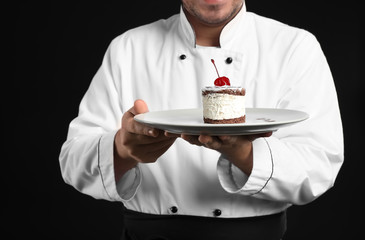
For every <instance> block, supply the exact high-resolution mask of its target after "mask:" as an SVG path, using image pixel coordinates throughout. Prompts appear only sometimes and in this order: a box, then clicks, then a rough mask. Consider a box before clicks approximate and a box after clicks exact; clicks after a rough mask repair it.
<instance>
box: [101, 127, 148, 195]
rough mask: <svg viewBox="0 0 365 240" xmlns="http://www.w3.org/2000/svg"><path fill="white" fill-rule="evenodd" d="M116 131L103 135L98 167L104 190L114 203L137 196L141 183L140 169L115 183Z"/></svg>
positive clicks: (132, 171) (130, 171)
mask: <svg viewBox="0 0 365 240" xmlns="http://www.w3.org/2000/svg"><path fill="white" fill-rule="evenodd" d="M115 134H116V131H113V132H110V133H107V134H104V135H102V137H101V138H100V140H99V146H98V148H99V149H98V165H99V169H100V175H101V181H102V183H103V186H104V189H105V191H106V193H107V195H108V196H109V198H110V200H112V201H128V200H130V199H132V198H133V196H134V195H135V194H136V192H137V190H138V187H139V185H140V183H141V174H140V169H139V167H138V166H137V167H135V168H133V169H131V170H129V171H128V172H127V173H125V174H124V175H123V177H122V178H121V179H120V180H119V182H118V184H117V183H116V182H115V176H114V138H115Z"/></svg>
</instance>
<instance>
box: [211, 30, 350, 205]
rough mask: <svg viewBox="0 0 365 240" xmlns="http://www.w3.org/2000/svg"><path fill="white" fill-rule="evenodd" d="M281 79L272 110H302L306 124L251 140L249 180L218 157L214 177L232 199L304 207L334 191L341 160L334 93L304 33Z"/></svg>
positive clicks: (323, 63)
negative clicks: (240, 196)
mask: <svg viewBox="0 0 365 240" xmlns="http://www.w3.org/2000/svg"><path fill="white" fill-rule="evenodd" d="M282 77H283V79H284V81H283V82H284V83H285V87H283V86H282V87H281V90H280V91H278V92H280V93H281V94H280V95H279V94H278V95H279V97H278V101H277V104H276V106H277V107H278V108H285V109H296V110H301V111H305V112H307V113H308V114H309V115H310V117H309V119H307V120H306V121H304V122H301V123H298V124H296V125H293V126H290V127H287V128H283V129H279V130H278V131H277V132H275V133H274V134H273V135H272V137H270V138H259V139H257V140H255V141H254V142H253V156H254V164H253V170H252V173H251V175H250V176H249V177H247V176H244V174H243V173H242V172H240V171H238V170H237V168H236V167H235V166H233V165H232V164H230V162H229V161H227V160H226V159H224V158H222V157H221V158H220V160H219V161H218V176H219V179H220V182H221V184H222V187H223V188H224V189H225V190H226V191H228V192H230V193H233V194H243V195H248V196H252V197H255V198H261V199H266V200H272V201H280V202H287V203H292V204H305V203H308V202H310V201H313V200H314V199H316V198H317V197H319V196H320V195H321V194H323V193H324V192H325V191H327V190H328V189H329V188H331V187H332V186H333V184H334V182H335V179H336V176H337V174H338V172H339V170H340V167H341V165H342V163H343V160H344V159H343V158H344V157H343V154H344V153H343V133H342V123H341V117H340V111H339V106H338V101H337V94H336V90H335V86H334V82H333V79H332V75H331V72H330V69H329V66H328V64H327V60H326V58H325V56H324V54H323V52H322V50H321V48H320V45H319V43H318V42H317V40H316V39H315V37H314V36H313V35H311V34H307V35H306V37H305V38H304V39H303V40H302V41H301V43H300V44H298V46H297V47H296V49H295V51H293V52H292V53H291V54H290V56H289V57H288V60H287V62H286V67H285V73H283V75H282ZM282 89H284V90H282Z"/></svg>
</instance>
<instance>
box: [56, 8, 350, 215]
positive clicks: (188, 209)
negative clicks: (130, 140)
mask: <svg viewBox="0 0 365 240" xmlns="http://www.w3.org/2000/svg"><path fill="white" fill-rule="evenodd" d="M220 44H221V47H220V48H210V47H209V48H204V47H199V48H196V46H195V35H194V32H193V30H192V28H191V26H190V24H189V22H188V21H187V19H186V17H185V15H184V13H183V11H181V12H180V14H178V15H174V16H172V17H171V18H169V19H167V20H160V21H157V22H155V23H152V24H149V25H146V26H142V27H139V28H136V29H132V30H130V31H127V32H126V33H124V34H122V35H121V36H119V37H117V38H116V39H114V40H113V41H112V43H111V45H110V47H109V48H108V50H107V52H106V54H105V58H104V60H103V63H102V65H101V67H100V69H99V70H98V72H97V73H96V75H95V77H94V78H93V80H92V82H91V84H90V87H89V89H88V91H87V92H86V94H85V96H84V98H83V100H82V102H81V104H80V111H79V115H78V117H77V118H75V119H74V120H73V121H72V122H71V124H70V127H69V133H68V137H67V141H66V142H65V143H64V145H63V147H62V150H61V154H60V165H61V171H62V175H63V178H64V180H65V181H66V182H67V183H69V184H71V185H73V186H74V187H75V188H76V189H78V190H79V191H81V192H83V193H85V194H88V195H91V196H93V197H95V198H102V199H107V200H111V201H123V203H124V204H125V206H126V207H127V208H129V209H131V210H135V211H140V212H144V213H154V214H170V210H169V208H170V207H171V206H177V207H178V214H185V215H198V216H213V211H214V209H220V210H221V211H222V215H221V216H220V217H248V216H257V215H265V214H271V213H276V212H279V211H282V210H283V209H285V208H287V207H288V206H290V204H305V203H308V202H310V201H312V200H314V199H316V198H317V197H318V196H320V195H321V194H323V193H324V192H325V191H326V190H327V189H329V188H330V187H332V186H333V184H334V181H335V178H336V175H337V173H338V171H339V169H340V167H341V164H342V162H343V137H342V124H341V119H340V113H339V108H338V103H337V96H336V91H335V87H334V83H333V79H332V76H331V72H330V69H329V67H328V64H327V61H326V59H325V57H324V55H323V52H322V50H321V48H320V45H319V44H318V42H317V40H316V39H315V37H314V36H313V35H312V34H310V33H308V32H307V31H305V30H302V29H298V28H294V27H290V26H288V25H285V24H282V23H280V22H277V21H274V20H271V19H268V18H264V17H261V16H258V15H256V14H254V13H250V12H246V9H245V8H243V9H242V10H241V12H240V13H239V14H238V15H237V16H236V17H235V18H234V19H233V20H232V21H231V22H230V23H229V24H228V25H227V26H226V27H225V28H224V29H223V31H222V34H221V38H220ZM182 54H184V55H186V59H184V60H181V59H180V58H179V56H180V55H182ZM228 57H231V58H232V59H233V62H232V63H231V64H227V63H226V62H225V60H226V59H227V58H228ZM212 58H213V59H215V63H216V65H217V67H218V68H219V71H220V73H221V74H222V75H224V76H227V77H229V78H230V81H231V84H232V85H234V86H242V87H245V88H246V90H247V91H246V106H247V107H266V108H286V109H296V110H301V111H305V112H307V113H308V114H309V115H310V118H309V119H308V120H306V121H304V122H302V123H299V124H296V125H293V126H291V127H287V128H283V129H281V130H279V131H277V132H275V133H274V134H273V136H272V137H270V138H267V139H263V138H260V139H257V140H256V141H254V142H253V151H254V166H253V170H252V174H251V175H250V176H249V177H248V176H245V175H244V174H243V173H242V172H240V170H239V169H238V168H236V167H235V166H232V164H230V162H228V161H227V160H225V159H223V158H222V157H220V154H219V153H218V152H216V151H213V150H209V149H206V148H204V147H197V146H194V145H190V144H189V143H187V142H185V141H184V140H182V139H178V140H177V141H176V142H175V143H174V144H173V145H172V147H171V148H170V149H169V150H168V151H167V152H166V153H165V154H164V155H163V156H161V158H160V159H159V160H158V161H157V162H156V163H152V164H139V165H138V166H137V167H136V168H135V169H131V170H130V171H129V172H127V173H126V175H124V176H123V178H122V179H121V180H120V182H119V183H118V184H116V183H115V181H114V171H113V147H114V136H115V133H116V131H117V130H118V129H119V128H120V127H121V125H120V124H121V117H122V115H123V113H124V112H125V111H127V110H128V109H129V108H130V107H132V106H133V102H134V100H136V99H139V98H141V99H144V100H145V101H146V102H147V104H148V106H149V110H150V111H156V110H167V109H179V108H197V107H201V104H202V103H201V88H202V87H205V86H211V85H213V82H214V80H215V78H216V72H215V69H214V67H213V66H212V64H211V61H210V59H212ZM218 159H219V160H218Z"/></svg>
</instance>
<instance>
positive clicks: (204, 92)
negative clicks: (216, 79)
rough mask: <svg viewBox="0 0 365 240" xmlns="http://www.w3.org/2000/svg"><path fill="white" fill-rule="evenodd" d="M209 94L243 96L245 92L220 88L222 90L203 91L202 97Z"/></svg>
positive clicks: (241, 89)
mask: <svg viewBox="0 0 365 240" xmlns="http://www.w3.org/2000/svg"><path fill="white" fill-rule="evenodd" d="M210 93H220V94H230V95H238V96H245V95H246V90H245V89H244V88H222V89H217V88H215V89H207V88H206V89H203V90H202V95H203V96H205V95H207V94H210Z"/></svg>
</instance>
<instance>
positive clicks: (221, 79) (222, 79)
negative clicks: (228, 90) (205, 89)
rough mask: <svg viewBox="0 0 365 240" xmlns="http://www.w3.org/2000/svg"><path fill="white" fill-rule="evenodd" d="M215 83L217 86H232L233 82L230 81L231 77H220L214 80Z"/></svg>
mask: <svg viewBox="0 0 365 240" xmlns="http://www.w3.org/2000/svg"><path fill="white" fill-rule="evenodd" d="M214 85H215V86H224V85H228V86H230V85H231V84H230V83H229V79H228V78H227V77H219V78H217V79H216V80H215V81H214Z"/></svg>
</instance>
